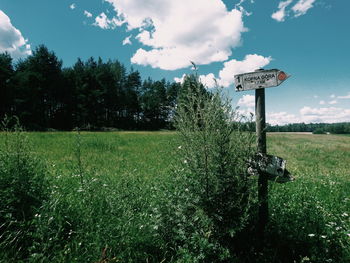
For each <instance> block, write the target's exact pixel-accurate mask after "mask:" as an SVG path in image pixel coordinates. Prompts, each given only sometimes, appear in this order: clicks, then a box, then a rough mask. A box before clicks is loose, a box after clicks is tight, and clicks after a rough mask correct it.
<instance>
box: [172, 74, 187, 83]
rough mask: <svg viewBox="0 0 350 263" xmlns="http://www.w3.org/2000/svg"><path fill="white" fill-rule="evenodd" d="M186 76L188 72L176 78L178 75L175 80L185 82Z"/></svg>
mask: <svg viewBox="0 0 350 263" xmlns="http://www.w3.org/2000/svg"><path fill="white" fill-rule="evenodd" d="M185 77H186V74H183V75H182V77H180V78H176V77H175V78H174V81H175V82H178V83H183V82H184V79H185Z"/></svg>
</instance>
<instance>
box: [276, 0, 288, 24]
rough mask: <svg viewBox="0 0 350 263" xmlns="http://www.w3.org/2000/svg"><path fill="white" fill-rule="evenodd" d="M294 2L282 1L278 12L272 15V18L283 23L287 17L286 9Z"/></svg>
mask: <svg viewBox="0 0 350 263" xmlns="http://www.w3.org/2000/svg"><path fill="white" fill-rule="evenodd" d="M292 2H293V0H287V1H282V2H280V3H279V4H278V10H277V11H276V12H275V13H273V14H272V15H271V17H272V18H273V19H275V20H277V21H278V22H282V21H284V19H285V16H286V8H287V6H289V5H290V4H291V3H292Z"/></svg>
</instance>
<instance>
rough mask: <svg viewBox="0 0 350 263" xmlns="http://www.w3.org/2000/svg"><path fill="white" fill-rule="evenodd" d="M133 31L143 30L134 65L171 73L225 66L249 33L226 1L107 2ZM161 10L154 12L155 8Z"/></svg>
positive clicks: (110, 0)
mask: <svg viewBox="0 0 350 263" xmlns="http://www.w3.org/2000/svg"><path fill="white" fill-rule="evenodd" d="M105 1H107V2H109V3H111V4H112V5H113V6H114V9H115V11H116V13H117V18H118V19H119V21H123V22H125V23H126V24H127V28H128V30H133V29H137V30H139V34H138V35H137V36H136V39H138V41H139V42H140V43H142V44H143V45H145V46H148V47H149V48H150V49H149V48H148V49H147V50H146V49H144V48H140V49H138V50H137V52H136V53H135V54H134V56H133V57H132V58H131V62H132V63H136V64H140V65H144V66H147V65H149V66H152V67H153V68H161V69H165V70H176V69H180V68H185V67H188V66H190V65H191V63H190V61H194V62H195V63H196V64H197V65H202V64H209V63H212V62H220V61H225V60H227V59H228V58H229V56H230V55H231V54H232V51H231V50H232V48H235V47H237V46H239V45H240V43H241V34H242V33H243V32H245V31H246V28H245V27H244V25H243V20H242V16H243V13H242V11H240V10H236V9H233V10H231V11H229V10H227V8H226V6H225V4H224V3H223V2H222V0H192V1H188V0H177V1H173V0H147V1H137V0H105ZM155 6H156V7H157V8H154V7H155Z"/></svg>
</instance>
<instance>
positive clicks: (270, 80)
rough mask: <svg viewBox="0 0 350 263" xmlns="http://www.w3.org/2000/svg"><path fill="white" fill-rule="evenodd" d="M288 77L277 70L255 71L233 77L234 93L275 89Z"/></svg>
mask: <svg viewBox="0 0 350 263" xmlns="http://www.w3.org/2000/svg"><path fill="white" fill-rule="evenodd" d="M289 77H290V76H289V75H287V74H286V73H284V72H283V71H281V70H279V69H270V70H257V71H254V72H249V73H244V74H238V75H235V86H236V91H243V90H253V89H262V88H269V87H275V86H278V85H280V84H281V83H282V82H283V81H285V80H286V79H287V78H289Z"/></svg>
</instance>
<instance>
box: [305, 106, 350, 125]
mask: <svg viewBox="0 0 350 263" xmlns="http://www.w3.org/2000/svg"><path fill="white" fill-rule="evenodd" d="M300 115H301V121H303V122H305V123H310V122H326V123H332V122H348V121H350V109H343V108H336V107H329V108H311V107H306V106H305V107H303V108H302V109H300Z"/></svg>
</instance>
